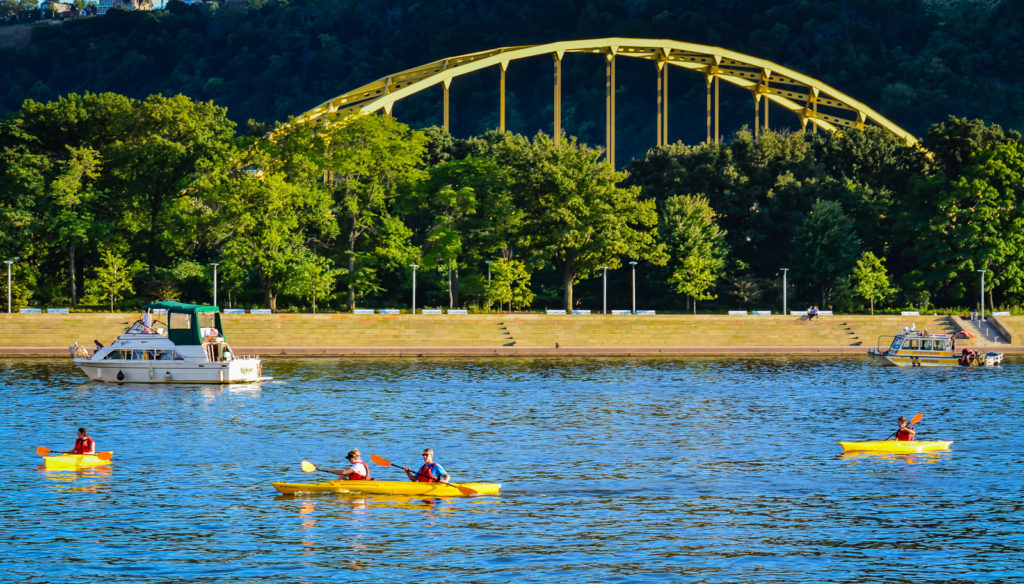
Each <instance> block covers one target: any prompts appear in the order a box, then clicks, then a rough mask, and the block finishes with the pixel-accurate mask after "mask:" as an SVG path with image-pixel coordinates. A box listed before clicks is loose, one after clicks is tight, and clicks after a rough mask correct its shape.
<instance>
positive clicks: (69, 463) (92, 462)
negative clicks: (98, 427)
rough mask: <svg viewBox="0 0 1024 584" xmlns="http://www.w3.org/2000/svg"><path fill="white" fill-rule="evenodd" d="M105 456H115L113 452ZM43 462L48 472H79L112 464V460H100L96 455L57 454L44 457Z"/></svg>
mask: <svg viewBox="0 0 1024 584" xmlns="http://www.w3.org/2000/svg"><path fill="white" fill-rule="evenodd" d="M105 454H111V455H113V452H112V451H110V452H107V453H105ZM43 462H44V463H45V464H46V470H78V469H80V468H89V467H92V466H102V465H104V464H110V459H109V458H100V457H99V456H96V455H95V454H57V455H54V456H44V457H43Z"/></svg>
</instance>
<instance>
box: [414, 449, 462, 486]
mask: <svg viewBox="0 0 1024 584" xmlns="http://www.w3.org/2000/svg"><path fill="white" fill-rule="evenodd" d="M402 470H404V471H405V475H406V476H407V477H409V480H410V481H412V482H414V483H447V482H448V481H450V480H451V478H452V477H450V476H448V473H447V472H445V470H444V467H442V466H441V465H440V464H437V463H436V462H434V449H433V448H425V449H424V450H423V466H421V467H420V470H418V471H416V473H413V472H412V471H411V470H409V467H407V466H406V467H403V468H402Z"/></svg>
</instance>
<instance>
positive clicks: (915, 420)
mask: <svg viewBox="0 0 1024 584" xmlns="http://www.w3.org/2000/svg"><path fill="white" fill-rule="evenodd" d="M923 417H924V412H918V414H917V415H916V416H914V417H913V418H911V420H910V425H911V426H913V425H914V424H916V423H918V422H920V421H921V418H923Z"/></svg>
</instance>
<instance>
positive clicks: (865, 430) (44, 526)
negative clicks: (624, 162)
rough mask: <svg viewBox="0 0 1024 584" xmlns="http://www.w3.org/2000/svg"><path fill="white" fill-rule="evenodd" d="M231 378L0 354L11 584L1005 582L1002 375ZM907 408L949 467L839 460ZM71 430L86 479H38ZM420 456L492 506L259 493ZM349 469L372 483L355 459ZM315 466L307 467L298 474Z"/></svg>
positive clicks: (284, 367)
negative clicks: (99, 378) (161, 381)
mask: <svg viewBox="0 0 1024 584" xmlns="http://www.w3.org/2000/svg"><path fill="white" fill-rule="evenodd" d="M264 371H265V372H266V373H268V374H270V375H273V376H274V380H273V381H270V382H265V383H263V384H259V385H235V386H216V385H130V384H126V385H108V384H100V383H88V382H86V378H85V377H84V376H83V375H82V374H81V373H80V372H78V371H77V370H76V369H74V368H73V367H72V366H71V365H70V364H69V363H67V362H66V360H42V359H3V360H0V392H2V393H0V439H2V443H3V444H4V445H6V447H7V450H8V453H9V454H8V457H7V458H6V462H5V465H4V466H5V471H6V472H5V473H4V488H3V490H2V492H0V493H2V494H0V509H2V512H3V522H2V524H0V542H3V543H2V545H0V549H2V550H3V551H2V552H0V557H2V560H3V561H2V562H0V575H2V576H3V578H0V579H2V580H3V581H12V582H13V581H17V582H303V583H306V582H308V583H319V582H337V581H339V580H346V579H359V580H363V581H367V582H411V581H423V582H455V581H468V582H512V581H515V582H544V583H548V582H758V583H759V582H764V583H775V582H911V581H913V582H917V583H921V582H1013V581H1024V562H1022V558H1024V497H1022V496H1024V492H1022V491H1024V489H1022V487H1024V446H1022V445H1024V440H1022V426H1024V424H1022V419H1024V406H1022V405H1021V398H1020V395H1019V392H1020V389H1021V387H1024V384H1022V377H1024V367H1022V362H1021V361H1017V360H1008V361H1007V362H1006V363H1005V364H1004V365H1003V366H1002V367H1000V368H990V369H970V370H967V369H946V370H942V369H936V370H926V369H897V368H894V367H885V366H882V365H880V364H878V363H877V362H872V361H870V360H868V359H867V358H856V357H847V358H782V357H780V358H746V357H729V358H679V359H649V360H648V359H558V360H555V359H493V360H487V359H457V360H456V359H398V360H372V359H347V360H334V359H319V360H317V359H287V360H286V359H280V360H271V361H268V362H267V363H266V365H265V368H264ZM917 412H923V413H924V419H923V420H922V422H921V423H920V425H919V426H918V434H919V439H945V440H953V441H954V444H953V447H952V450H951V451H949V452H941V453H927V454H919V455H910V456H896V455H889V456H878V455H871V456H850V455H845V456H844V455H842V454H841V449H840V447H839V445H838V444H837V443H836V442H837V441H838V440H873V439H882V438H885V437H886V435H887V434H889V433H890V432H892V431H893V430H894V429H895V418H896V417H897V416H899V415H901V414H902V415H906V416H907V417H908V418H909V417H911V416H913V415H914V414H915V413H917ZM78 426H86V427H88V428H89V431H90V434H91V435H92V436H93V437H94V438H95V439H96V440H97V443H98V446H99V448H100V449H101V450H113V451H114V460H113V463H112V464H111V465H110V466H109V467H100V468H97V469H92V470H88V471H82V472H79V473H73V472H47V471H45V470H42V469H40V468H38V465H39V464H40V463H41V459H40V458H39V457H38V456H36V454H35V449H36V447H37V446H47V447H49V448H51V449H54V450H60V449H68V448H70V447H71V445H72V443H73V441H74V437H75V429H76V428H77V427H78ZM427 446H429V447H433V448H434V450H435V452H436V458H437V460H438V461H439V462H441V463H442V464H443V465H444V466H445V468H446V469H447V470H448V472H449V473H451V475H452V477H453V480H454V481H486V482H500V483H502V484H503V487H502V494H501V495H500V496H497V497H474V498H452V499H426V500H424V499H415V498H402V497H384V496H367V497H355V496H339V495H329V496H297V497H286V496H281V495H278V494H277V493H276V491H275V490H274V489H273V488H272V487H271V482H273V481H288V482H309V481H311V480H313V479H316V478H320V479H325V478H329V477H330V476H331V475H327V474H324V473H315V474H305V473H303V472H302V471H301V469H300V468H299V462H300V461H301V460H303V459H307V460H310V461H312V462H314V463H316V464H318V465H320V466H324V467H328V468H330V467H335V468H339V467H342V465H343V463H344V458H343V457H344V454H345V452H347V451H348V450H350V449H352V448H359V449H360V450H361V451H362V452H363V453H364V458H366V459H368V458H369V454H370V453H373V454H377V455H380V456H383V457H385V458H387V459H389V460H391V461H392V462H395V463H397V464H403V465H417V464H419V463H420V460H419V453H420V451H421V449H422V448H424V447H427ZM373 470H374V473H375V478H380V479H395V480H400V479H401V478H402V473H401V472H400V471H398V470H397V469H393V468H384V467H374V469H373ZM316 475H319V476H316Z"/></svg>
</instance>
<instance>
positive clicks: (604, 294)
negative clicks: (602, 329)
mask: <svg viewBox="0 0 1024 584" xmlns="http://www.w3.org/2000/svg"><path fill="white" fill-rule="evenodd" d="M601 287H602V290H601V314H608V266H601Z"/></svg>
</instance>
